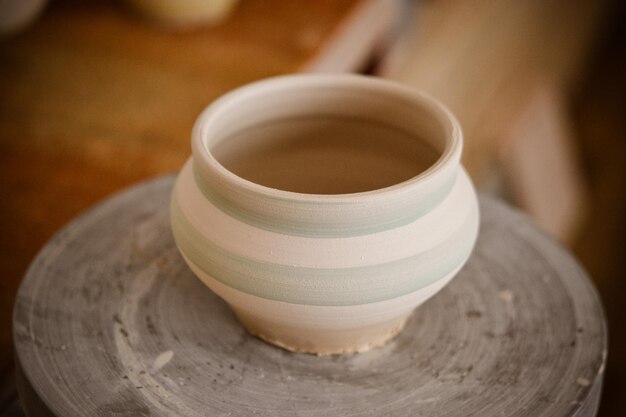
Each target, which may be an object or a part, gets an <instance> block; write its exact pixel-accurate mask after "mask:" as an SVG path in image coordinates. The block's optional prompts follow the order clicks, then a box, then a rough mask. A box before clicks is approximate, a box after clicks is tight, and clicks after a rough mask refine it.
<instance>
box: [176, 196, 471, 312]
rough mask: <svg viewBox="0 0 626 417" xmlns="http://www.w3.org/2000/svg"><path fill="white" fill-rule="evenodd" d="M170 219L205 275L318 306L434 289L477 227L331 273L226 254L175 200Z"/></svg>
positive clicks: (461, 258)
mask: <svg viewBox="0 0 626 417" xmlns="http://www.w3.org/2000/svg"><path fill="white" fill-rule="evenodd" d="M171 217H172V230H173V233H174V238H175V240H176V244H177V246H178V248H179V250H180V251H181V252H183V253H184V254H185V256H186V257H187V258H188V259H189V260H190V261H191V262H192V263H193V264H194V265H195V266H196V267H198V268H199V269H200V270H202V271H203V272H205V273H206V274H207V275H210V276H211V277H213V278H215V279H216V280H218V281H220V282H222V283H223V284H225V285H228V286H230V287H232V288H235V289H237V290H239V291H242V292H245V293H248V294H252V295H255V296H258V297H262V298H267V299H271V300H277V301H285V302H289V303H295V304H306V305H318V306H347V305H357V304H367V303H374V302H378V301H384V300H388V299H392V298H396V297H399V296H401V295H404V294H408V293H411V292H414V291H417V290H419V289H421V288H424V287H426V286H428V285H429V284H433V283H435V282H436V281H438V280H439V279H441V278H443V277H444V276H446V275H447V274H449V273H450V272H452V271H454V270H455V269H456V268H458V267H459V266H460V265H462V264H463V263H464V262H465V261H466V260H467V258H468V257H469V255H470V253H471V250H472V247H473V245H474V237H473V236H475V228H476V227H477V225H476V224H475V222H473V220H472V218H471V216H470V218H468V221H467V222H466V223H465V225H464V226H463V227H462V228H461V229H459V230H458V231H457V232H456V233H455V234H454V236H452V237H451V238H450V239H448V240H447V241H446V242H445V243H443V244H440V245H438V246H436V247H433V248H431V249H429V250H428V251H426V252H423V253H420V254H418V255H415V256H412V257H409V258H405V259H401V260H397V261H393V262H389V263H385V264H378V265H372V266H364V267H352V268H336V269H331V268H310V267H299V266H288V265H278V264H271V263H267V262H261V261H257V260H253V259H248V258H244V257H241V256H238V255H236V254H233V253H230V252H228V251H226V250H224V249H223V248H220V247H219V246H217V245H216V244H214V243H213V242H211V241H209V240H208V239H206V238H205V237H204V236H202V235H201V234H200V233H199V232H198V231H197V230H196V229H195V228H193V226H192V225H191V224H190V223H189V221H188V220H187V219H186V218H185V216H184V214H183V213H182V211H181V210H180V207H179V206H178V203H177V202H176V199H172V204H171ZM425 265H428V267H427V268H425V270H423V271H421V272H419V273H417V275H416V272H415V271H418V270H419V269H424V266H425ZM383 275H384V276H389V277H393V280H392V281H393V282H394V284H393V285H389V280H380V277H381V276H383ZM296 284H297V285H296Z"/></svg>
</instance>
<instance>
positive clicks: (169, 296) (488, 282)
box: [14, 177, 606, 417]
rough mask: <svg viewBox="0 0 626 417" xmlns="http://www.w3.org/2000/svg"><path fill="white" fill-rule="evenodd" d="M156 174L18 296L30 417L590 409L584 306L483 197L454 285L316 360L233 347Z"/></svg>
mask: <svg viewBox="0 0 626 417" xmlns="http://www.w3.org/2000/svg"><path fill="white" fill-rule="evenodd" d="M172 182H173V178H172V177H162V178H160V179H157V180H154V181H151V182H147V183H143V184H140V185H138V186H136V187H135V188H132V189H130V190H127V191H125V192H123V193H120V194H118V195H117V196H115V197H114V198H112V199H109V200H107V201H106V202H104V203H102V204H101V205H99V206H97V207H96V208H94V209H91V210H90V211H88V212H87V213H86V214H84V215H82V216H81V217H79V218H78V219H77V220H75V221H74V222H73V223H72V224H71V225H69V226H68V227H66V228H65V229H63V230H62V231H61V232H59V233H58V234H57V235H56V236H55V237H54V238H53V239H52V240H51V241H50V242H49V243H48V244H47V245H46V247H45V248H44V250H43V251H42V252H41V253H40V254H39V256H38V257H37V258H36V259H35V261H34V262H33V264H32V265H31V267H30V269H29V271H28V274H27V276H26V278H25V280H24V282H23V283H22V286H21V289H20V291H19V294H18V298H17V301H16V309H15V316H14V338H15V344H16V350H17V356H18V360H19V365H20V380H19V382H20V383H19V385H18V386H19V389H20V395H21V397H22V399H23V403H24V405H25V407H26V409H27V411H28V415H31V416H47V415H50V414H51V413H53V415H57V416H63V417H66V416H110V415H122V416H124V415H128V416H131V415H132V416H182V415H185V416H204V415H212V416H218V415H266V416H270V415H271V416H295V415H297V416H329V415H332V416H383V415H389V416H391V415H393V416H435V415H436V416H469V415H480V416H483V417H492V416H503V415H506V416H509V417H511V416H532V417H542V416H545V417H548V416H549V417H561V416H562V417H565V416H576V417H590V416H594V415H595V414H596V410H597V407H598V403H599V399H600V391H601V387H602V379H603V375H604V366H605V361H606V325H605V322H604V317H603V311H602V307H601V304H600V301H599V299H598V297H597V294H596V292H595V290H594V288H593V286H592V285H591V284H590V282H589V280H588V278H587V277H586V275H585V273H584V272H583V271H582V270H581V268H580V267H579V266H578V264H577V263H576V261H575V260H574V259H573V258H572V257H571V256H570V255H569V254H568V253H567V252H566V251H565V250H564V249H563V248H562V247H560V246H559V245H558V244H556V243H555V242H554V241H552V240H551V239H550V238H548V237H547V236H546V235H544V234H543V233H542V232H540V231H539V230H538V229H537V228H536V227H535V226H534V225H533V224H532V223H531V222H530V221H529V220H528V219H527V218H526V217H524V216H523V215H521V214H519V213H517V212H514V211H513V210H511V209H509V208H507V207H506V206H504V205H502V204H501V203H498V202H496V201H494V200H491V199H485V198H483V199H482V201H481V213H482V224H481V230H480V234H479V239H478V243H477V247H476V249H475V251H474V253H473V255H472V257H471V259H470V261H469V262H468V264H467V265H466V267H464V269H463V270H462V272H461V273H460V274H459V276H458V277H457V278H456V279H455V280H454V281H453V282H452V283H451V284H450V285H449V286H447V287H446V288H445V289H444V290H443V291H442V292H441V293H439V294H438V295H436V296H435V297H433V298H432V299H431V300H429V301H428V302H427V303H426V304H425V305H423V306H422V307H420V308H419V309H418V310H417V311H416V313H415V314H414V316H413V317H412V319H411V320H410V321H409V323H408V325H407V328H406V329H405V330H404V331H403V332H402V333H401V334H400V335H399V336H398V337H397V338H396V339H394V340H393V341H392V342H391V343H389V344H388V345H387V346H385V347H384V348H380V349H375V350H373V351H371V352H368V353H364V354H358V355H346V356H330V357H315V356H312V355H307V354H294V353H289V352H286V351H284V350H281V349H279V348H276V347H274V346H270V345H268V344H265V343H264V342H262V341H260V340H258V339H256V338H254V337H251V336H249V335H248V334H247V333H246V332H245V330H244V329H243V328H242V327H241V326H240V325H239V324H238V323H237V321H236V320H235V318H234V316H233V315H232V314H231V312H230V310H229V309H228V307H227V306H226V305H225V304H224V303H223V302H222V301H220V300H219V299H218V298H217V297H216V296H215V295H214V294H213V293H212V292H211V291H210V290H208V289H207V288H206V287H204V286H203V284H201V282H200V281H199V280H198V279H196V278H195V277H194V276H193V274H192V273H191V271H190V270H189V269H188V268H187V267H186V265H185V264H184V262H183V260H182V259H181V257H180V255H179V253H178V251H177V249H176V247H175V245H174V243H173V240H172V237H171V234H170V230H169V220H168V201H169V196H170V191H171V187H172Z"/></svg>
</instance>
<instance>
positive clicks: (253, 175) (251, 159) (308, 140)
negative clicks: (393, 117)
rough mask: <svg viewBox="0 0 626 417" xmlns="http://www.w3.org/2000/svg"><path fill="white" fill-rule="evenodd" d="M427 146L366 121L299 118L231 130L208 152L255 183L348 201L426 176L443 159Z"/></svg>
mask: <svg viewBox="0 0 626 417" xmlns="http://www.w3.org/2000/svg"><path fill="white" fill-rule="evenodd" d="M432 142H433V141H432V140H430V141H427V140H423V139H422V138H420V137H419V136H417V135H416V134H415V132H411V133H409V132H407V131H405V130H403V129H400V128H397V127H395V126H391V125H390V124H386V123H383V122H381V121H377V120H372V119H370V118H364V117H359V116H346V115H337V116H332V115H328V114H326V115H320V116H312V115H306V116H304V115H300V116H296V117H294V116H292V117H283V118H277V119H269V120H263V121H259V122H258V123H255V124H251V125H248V126H246V127H244V128H242V129H239V130H238V129H234V131H231V132H230V134H229V135H227V137H223V138H222V139H221V140H219V141H216V142H214V143H212V145H211V146H210V152H211V153H212V155H213V157H214V158H215V159H216V160H217V161H218V162H219V163H220V164H221V165H222V166H224V167H225V168H226V169H228V170H229V171H231V172H232V173H234V174H236V175H238V176H239V177H242V178H244V179H246V180H249V181H252V182H254V183H256V184H260V185H263V186H266V187H270V188H275V189H280V190H285V191H293V192H298V193H307V194H350V193H358V192H365V191H371V190H376V189H380V188H385V187H389V186H392V185H395V184H398V183H401V182H403V181H406V180H408V179H410V178H413V177H415V176H417V175H419V174H420V173H422V172H424V171H425V170H427V169H428V168H430V167H431V166H433V165H434V164H435V162H436V161H437V160H438V159H439V158H440V157H441V155H442V153H443V149H436V148H435V147H434V146H433V144H432ZM439 148H443V146H439Z"/></svg>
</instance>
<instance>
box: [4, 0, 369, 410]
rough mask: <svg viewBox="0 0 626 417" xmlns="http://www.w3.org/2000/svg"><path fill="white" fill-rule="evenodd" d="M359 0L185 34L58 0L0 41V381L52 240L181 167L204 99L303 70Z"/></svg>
mask: <svg viewBox="0 0 626 417" xmlns="http://www.w3.org/2000/svg"><path fill="white" fill-rule="evenodd" d="M357 3H359V1H358V0H319V1H314V2H308V3H307V4H306V6H303V5H302V4H299V3H297V2H292V1H289V0H245V1H241V2H239V4H238V5H237V7H236V9H235V10H234V12H233V14H232V15H231V16H230V17H229V19H228V20H227V21H225V22H224V23H222V24H220V25H219V26H215V27H206V28H198V29H196V30H192V31H182V32H181V31H168V30H161V29H160V28H158V27H155V26H152V25H151V24H149V23H147V22H144V21H142V20H141V19H140V18H138V17H137V16H134V15H133V14H132V13H128V12H127V10H125V9H124V7H122V5H121V2H113V1H108V0H99V1H88V2H85V1H77V0H55V1H52V2H50V4H49V7H48V9H47V10H46V11H45V13H44V14H43V15H42V16H41V18H40V19H39V20H37V21H36V22H35V23H34V24H33V26H32V27H30V28H29V29H28V30H27V31H25V32H24V33H21V34H19V35H16V36H14V37H11V38H6V39H1V40H0V230H2V233H0V247H1V248H2V250H0V275H1V276H2V279H0V382H2V380H3V378H4V376H5V374H6V373H10V371H9V369H8V368H10V367H11V364H12V362H13V360H12V355H11V350H12V349H11V340H10V327H11V325H10V317H11V311H12V307H13V299H14V297H15V292H16V290H17V286H18V284H19V282H20V279H21V278H22V276H23V275H24V271H25V270H26V267H27V266H28V264H29V263H30V261H31V260H32V258H33V257H34V256H35V254H36V253H37V251H38V250H39V249H40V248H41V247H42V246H43V244H44V243H45V241H46V240H47V239H48V238H49V237H50V236H51V235H52V234H53V233H54V232H55V231H56V230H58V229H59V228H60V227H61V226H62V225H63V224H65V223H66V222H67V221H69V220H70V219H71V218H73V217H74V216H76V215H77V214H78V213H79V212H80V211H81V210H84V209H86V208H87V207H89V206H90V205H92V204H94V203H95V202H96V201H98V200H100V199H101V198H103V197H104V196H105V195H107V194H109V193H112V192H113V191H115V190H118V189H120V188H122V187H124V186H126V185H128V184H131V183H133V182H135V181H138V180H140V179H144V178H149V177H152V176H154V175H159V174H163V173H168V172H173V171H175V170H177V169H179V168H180V167H181V166H182V164H183V162H184V161H185V159H186V158H187V157H188V156H189V154H190V152H191V150H190V146H189V143H190V134H191V127H192V125H193V122H194V120H195V119H196V117H197V116H198V114H199V113H200V111H201V110H202V109H203V108H204V107H205V106H207V105H208V104H209V103H210V102H211V101H212V100H213V99H215V98H216V97H218V96H219V95H221V94H223V93H225V92H226V91H228V90H230V89H232V88H234V87H237V86H240V85H242V84H245V83H248V82H251V81H254V80H257V79H260V78H263V77H267V76H273V75H278V74H284V73H291V72H295V71H298V70H299V69H300V68H302V67H303V66H305V65H306V64H307V63H308V62H309V60H310V59H311V57H313V56H314V55H315V54H316V53H317V51H318V50H319V48H321V47H322V46H323V44H324V42H325V41H326V40H328V38H329V37H331V36H332V34H333V33H334V31H335V30H336V29H337V26H338V25H339V24H340V23H341V22H342V21H343V20H344V19H346V16H348V15H349V14H350V13H351V11H352V9H353V8H354V7H355V4H357ZM1 401H2V386H1V385H0V402H1Z"/></svg>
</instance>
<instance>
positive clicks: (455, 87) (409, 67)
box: [383, 0, 607, 182]
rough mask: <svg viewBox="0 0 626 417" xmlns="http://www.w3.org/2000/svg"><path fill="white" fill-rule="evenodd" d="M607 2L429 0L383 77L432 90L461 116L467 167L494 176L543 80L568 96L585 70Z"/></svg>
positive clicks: (417, 13) (474, 173) (477, 175)
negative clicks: (503, 145) (532, 91)
mask: <svg viewBox="0 0 626 417" xmlns="http://www.w3.org/2000/svg"><path fill="white" fill-rule="evenodd" d="M606 5H607V1H606V0H600V1H587V2H584V1H576V2H568V1H565V0H548V1H545V0H528V1H515V0H502V1H492V0H469V1H461V2H459V1H450V0H440V1H423V2H421V3H420V4H419V6H418V7H416V8H415V11H414V17H413V21H414V25H413V28H412V30H409V31H407V32H406V33H405V34H404V35H403V36H402V37H401V38H400V40H399V41H398V46H397V47H398V48H400V49H401V53H397V52H395V53H392V54H391V56H392V58H393V59H391V60H390V62H387V63H386V64H385V65H384V66H383V75H384V76H386V77H389V78H392V79H395V80H398V81H401V82H404V83H407V84H409V85H412V86H415V87H416V88H419V89H422V90H425V91H427V92H429V93H431V94H433V95H434V96H436V97H437V98H439V99H440V100H442V101H443V102H444V103H446V104H447V105H448V107H450V109H451V110H452V111H453V112H454V113H455V114H456V115H457V117H458V118H459V121H460V122H461V125H462V127H463V130H464V133H465V137H466V148H465V156H464V158H465V164H466V166H467V168H468V169H469V171H470V173H471V174H472V176H473V177H474V179H476V180H478V181H479V182H480V180H481V179H482V178H483V176H485V175H486V171H487V169H488V167H489V166H490V162H491V161H490V160H491V159H492V158H494V156H495V153H496V152H497V148H498V146H499V142H500V141H501V139H502V138H503V137H504V136H505V135H506V132H507V131H508V129H509V128H510V126H511V123H512V122H513V120H514V119H515V118H516V117H517V114H518V113H519V112H520V111H521V110H522V108H523V106H524V105H525V103H527V101H528V99H529V97H528V94H529V86H532V85H534V84H535V82H536V79H537V78H540V79H547V80H549V81H550V82H551V83H554V85H556V86H557V88H558V89H559V90H563V91H566V90H567V88H569V87H570V86H571V85H572V83H573V81H574V80H575V79H576V78H577V77H578V75H579V74H580V72H581V67H582V64H583V63H584V61H585V59H586V56H587V53H588V49H589V46H590V44H591V42H592V41H593V39H594V33H595V29H596V27H597V25H598V24H599V22H600V21H601V17H602V14H603V12H604V11H605V9H606Z"/></svg>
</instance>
